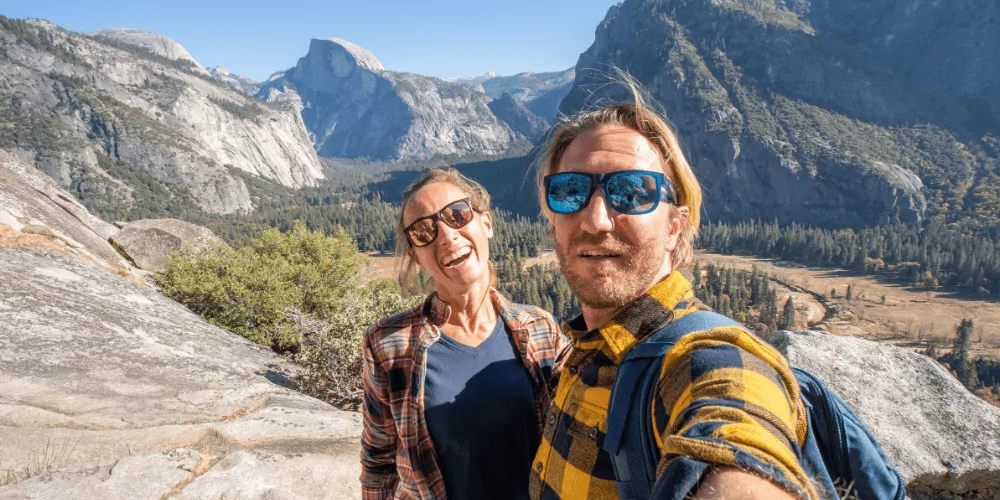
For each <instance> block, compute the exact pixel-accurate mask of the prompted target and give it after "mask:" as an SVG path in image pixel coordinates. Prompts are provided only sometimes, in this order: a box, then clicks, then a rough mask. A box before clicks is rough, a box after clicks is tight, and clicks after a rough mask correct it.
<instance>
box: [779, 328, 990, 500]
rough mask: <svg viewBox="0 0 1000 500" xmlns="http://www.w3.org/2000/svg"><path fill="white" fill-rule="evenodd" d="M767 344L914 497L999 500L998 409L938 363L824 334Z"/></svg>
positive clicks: (785, 336)
mask: <svg viewBox="0 0 1000 500" xmlns="http://www.w3.org/2000/svg"><path fill="white" fill-rule="evenodd" d="M767 340H768V341H769V342H771V343H772V344H774V345H775V346H776V347H778V349H779V350H780V351H781V352H782V353H783V354H785V356H786V357H787V358H788V361H789V363H790V364H791V365H792V366H794V367H798V368H803V369H805V370H807V371H809V372H810V373H812V374H814V375H816V376H817V377H819V378H820V379H821V380H823V381H824V382H826V383H827V384H829V385H830V387H832V388H833V389H834V390H835V391H836V392H837V394H838V395H839V396H840V397H841V398H842V399H843V400H844V401H845V402H846V403H847V404H848V405H850V407H851V408H852V409H853V410H854V412H855V413H857V415H858V417H860V418H861V420H862V421H864V422H865V424H866V425H868V427H869V428H870V429H871V430H872V433H874V434H875V436H876V437H877V438H878V439H879V442H880V443H881V445H882V448H883V449H884V450H885V452H886V455H888V457H889V459H890V461H891V462H892V464H893V465H894V466H895V467H896V469H897V470H898V471H899V472H900V474H902V475H903V478H904V479H905V480H906V483H907V492H908V493H909V494H910V495H911V496H913V497H915V498H942V499H945V498H949V499H950V498H997V497H998V496H1000V408H997V407H995V406H992V405H990V404H988V403H986V402H985V401H983V400H981V399H979V398H978V397H976V396H975V395H973V394H971V393H970V392H969V391H967V390H966V389H965V387H963V386H962V384H960V383H959V382H958V380H956V379H955V377H953V376H952V375H951V374H949V373H948V371H947V370H945V369H944V368H943V367H942V366H941V365H940V364H939V363H937V362H935V361H934V360H932V359H930V358H928V357H927V356H923V355H920V354H916V353H914V352H912V351H908V350H906V349H902V348H899V347H895V346H892V345H888V344H881V343H877V342H872V341H868V340H863V339H859V338H854V337H841V336H836V335H832V334H828V333H825V332H812V331H799V332H776V333H774V334H771V335H770V336H768V339H767ZM961 495H967V496H966V497H961Z"/></svg>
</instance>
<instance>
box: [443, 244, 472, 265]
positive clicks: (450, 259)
mask: <svg viewBox="0 0 1000 500" xmlns="http://www.w3.org/2000/svg"><path fill="white" fill-rule="evenodd" d="M469 255H472V249H471V248H468V247H466V248H463V249H461V250H459V251H457V252H455V253H453V254H451V255H448V256H446V257H445V258H444V259H443V260H444V267H455V266H457V265H459V264H461V263H463V262H465V261H466V260H468V258H469Z"/></svg>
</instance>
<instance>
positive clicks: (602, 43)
mask: <svg viewBox="0 0 1000 500" xmlns="http://www.w3.org/2000/svg"><path fill="white" fill-rule="evenodd" d="M998 46H1000V4H997V3H995V2H994V3H990V2H974V3H967V4H963V5H957V4H953V3H951V4H949V3H943V2H913V1H908V0H906V1H904V0H875V1H870V2H864V4H863V5H862V4H856V3H851V2H846V3H845V2H837V1H833V0H812V1H805V0H731V1H725V2H719V1H715V0H626V1H624V2H623V3H621V4H619V5H617V6H615V7H612V8H611V9H610V10H609V11H608V14H607V16H606V18H605V19H604V21H603V22H602V23H601V24H600V25H599V26H598V27H597V30H596V34H595V41H594V44H593V45H591V47H590V48H588V49H587V51H586V52H584V53H583V54H582V55H581V56H580V59H579V62H578V64H577V66H576V76H575V82H574V86H573V88H572V90H571V91H570V92H569V94H568V95H567V97H566V99H564V100H563V102H562V104H561V105H560V110H561V111H562V112H564V113H574V112H576V111H579V110H582V109H588V108H590V107H592V106H596V105H599V104H601V103H603V102H608V101H607V100H620V99H623V98H624V96H625V94H624V93H623V91H622V89H621V87H616V86H607V85H605V84H606V83H607V81H608V79H607V73H608V69H609V68H613V67H617V68H621V69H623V70H627V71H628V72H629V73H631V74H632V75H633V76H635V78H636V79H637V80H638V81H639V82H640V83H642V84H643V85H644V86H645V87H646V88H647V89H648V90H649V93H650V94H651V96H652V98H653V100H654V101H655V102H656V103H657V104H658V105H660V106H662V107H663V109H664V110H665V112H666V115H667V116H668V117H669V119H670V120H671V122H672V123H673V125H674V126H675V127H676V129H677V130H678V132H679V135H680V138H681V142H682V144H683V145H684V147H685V150H686V153H687V154H688V158H689V159H690V161H691V163H692V165H693V167H694V168H695V170H696V172H697V174H698V175H699V179H700V180H701V182H702V184H703V187H704V188H705V192H706V197H705V200H706V201H705V212H706V214H707V216H708V217H710V218H713V219H743V218H747V217H751V218H757V217H759V218H764V219H771V218H775V217H776V218H778V219H779V220H780V221H782V222H786V223H787V222H803V223H809V224H817V225H825V226H834V227H838V226H840V227H843V226H864V225H873V224H885V223H892V222H914V221H918V220H922V219H925V218H930V219H934V220H941V221H945V222H961V223H963V224H964V223H967V222H968V221H972V222H968V223H970V224H973V225H976V224H981V225H986V224H995V223H996V221H997V220H1000V215H998V214H1000V161H998V151H997V148H994V147H992V146H990V144H995V143H996V139H995V137H996V136H997V135H998V133H1000V51H997V50H995V48H996V47H998Z"/></svg>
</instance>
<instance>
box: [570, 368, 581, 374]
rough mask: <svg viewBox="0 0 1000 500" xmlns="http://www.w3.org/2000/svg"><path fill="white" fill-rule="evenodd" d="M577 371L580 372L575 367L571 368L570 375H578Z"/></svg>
mask: <svg viewBox="0 0 1000 500" xmlns="http://www.w3.org/2000/svg"><path fill="white" fill-rule="evenodd" d="M577 371H579V370H578V369H577V368H576V367H575V366H571V367H569V373H570V374H571V375H576V372H577Z"/></svg>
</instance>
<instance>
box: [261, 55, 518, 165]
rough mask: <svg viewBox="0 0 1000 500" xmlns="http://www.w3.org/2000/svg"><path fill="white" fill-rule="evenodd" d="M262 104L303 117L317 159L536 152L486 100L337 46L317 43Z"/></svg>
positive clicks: (265, 91) (266, 88) (264, 92)
mask: <svg viewBox="0 0 1000 500" xmlns="http://www.w3.org/2000/svg"><path fill="white" fill-rule="evenodd" d="M257 98H259V99H261V100H265V101H268V102H273V103H275V104H284V105H286V106H288V107H291V108H292V109H296V110H298V111H300V112H301V115H302V119H303V121H304V122H305V124H306V127H308V129H309V130H310V131H311V132H312V134H313V136H314V137H315V147H316V151H317V152H318V153H319V155H320V156H326V157H341V158H359V157H361V158H371V159H376V160H383V161H405V160H422V159H427V158H433V157H441V156H465V155H477V156H490V155H500V154H503V153H507V152H509V151H510V150H512V149H515V148H518V147H521V148H524V149H527V148H528V147H530V145H531V141H530V138H529V137H527V136H526V135H525V134H524V133H522V132H521V130H520V129H519V128H518V127H517V126H516V125H512V122H511V121H508V120H510V119H513V120H515V121H517V120H520V117H519V116H513V115H510V114H508V115H505V116H498V115H497V114H495V113H494V112H493V111H492V110H491V108H490V105H489V104H490V102H491V101H493V99H492V98H491V97H489V96H488V95H486V94H484V93H482V92H478V91H475V90H473V89H470V88H469V87H466V86H464V85H459V84H455V83H449V82H446V81H444V80H440V79H438V78H433V77H428V76H421V75H415V74H412V73H402V72H395V71H388V70H386V69H385V68H383V66H382V64H381V63H380V62H379V61H378V59H376V58H375V56H374V55H372V54H371V53H370V52H368V51H366V50H364V49H362V48H361V47H358V46H357V45H355V44H353V43H350V42H347V41H344V40H341V39H338V38H330V39H323V40H321V39H313V40H312V42H311V43H310V45H309V52H308V53H307V54H306V55H305V56H303V57H302V58H301V59H299V61H298V64H296V65H295V67H294V68H291V69H288V70H286V71H284V72H283V73H281V74H280V75H276V76H274V77H272V78H271V79H269V80H268V81H267V82H266V83H265V84H264V85H263V86H262V87H261V89H260V92H258V93H257ZM522 109H523V108H522ZM523 112H527V111H526V110H524V111H523ZM527 113H530V112H527Z"/></svg>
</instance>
